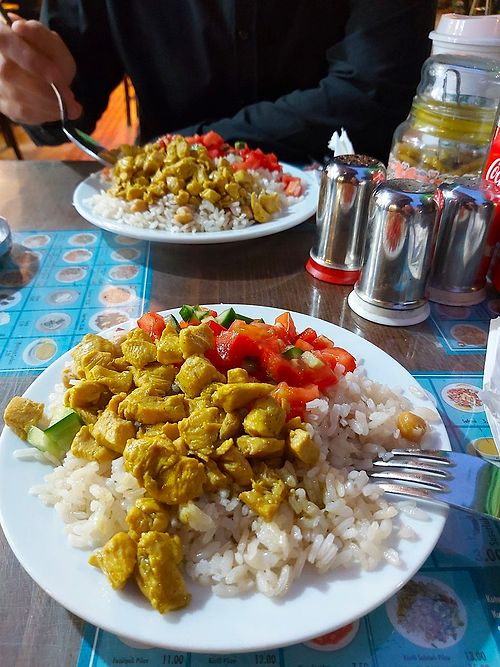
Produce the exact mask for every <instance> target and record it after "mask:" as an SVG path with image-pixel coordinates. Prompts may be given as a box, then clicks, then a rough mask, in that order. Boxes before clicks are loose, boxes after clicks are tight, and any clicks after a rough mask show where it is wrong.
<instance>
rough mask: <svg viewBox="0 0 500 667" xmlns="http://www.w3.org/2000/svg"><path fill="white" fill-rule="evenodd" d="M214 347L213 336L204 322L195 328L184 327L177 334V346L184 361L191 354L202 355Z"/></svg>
mask: <svg viewBox="0 0 500 667" xmlns="http://www.w3.org/2000/svg"><path fill="white" fill-rule="evenodd" d="M214 345H215V336H214V334H213V331H212V329H211V328H210V327H209V326H208V324H207V323H206V322H202V323H201V324H200V325H199V326H197V327H186V328H185V329H181V331H180V333H179V346H180V348H181V352H182V356H183V357H184V359H187V358H188V357H190V356H192V355H193V354H203V353H204V352H206V351H207V350H211V349H212V348H213V347H214Z"/></svg>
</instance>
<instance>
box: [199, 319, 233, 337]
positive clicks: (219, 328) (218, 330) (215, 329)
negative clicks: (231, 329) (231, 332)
mask: <svg viewBox="0 0 500 667" xmlns="http://www.w3.org/2000/svg"><path fill="white" fill-rule="evenodd" d="M203 321H204V322H206V323H207V324H208V326H209V327H210V328H211V329H212V331H213V333H214V336H218V335H219V334H220V333H222V332H223V331H227V329H226V328H225V327H223V326H222V324H219V323H218V322H216V321H215V320H209V319H206V320H203Z"/></svg>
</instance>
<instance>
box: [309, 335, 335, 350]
mask: <svg viewBox="0 0 500 667" xmlns="http://www.w3.org/2000/svg"><path fill="white" fill-rule="evenodd" d="M311 344H312V346H313V347H314V349H315V350H325V349H326V348H329V347H334V345H333V342H332V341H331V340H330V339H329V338H327V337H326V336H317V337H316V338H315V339H314V340H313V341H312V342H311Z"/></svg>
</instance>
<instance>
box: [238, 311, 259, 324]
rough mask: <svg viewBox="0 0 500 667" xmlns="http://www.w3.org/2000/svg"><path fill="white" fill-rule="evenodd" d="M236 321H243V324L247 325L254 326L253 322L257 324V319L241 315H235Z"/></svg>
mask: <svg viewBox="0 0 500 667" xmlns="http://www.w3.org/2000/svg"><path fill="white" fill-rule="evenodd" d="M234 319H235V320H241V321H242V322H245V324H252V322H255V319H254V318H253V317H247V316H246V315H242V314H241V313H235V314H234ZM262 321H264V320H262Z"/></svg>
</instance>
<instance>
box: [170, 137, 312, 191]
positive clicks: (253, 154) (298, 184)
mask: <svg viewBox="0 0 500 667" xmlns="http://www.w3.org/2000/svg"><path fill="white" fill-rule="evenodd" d="M172 136H173V135H171V134H166V135H165V136H164V137H162V138H161V139H159V141H158V144H159V146H160V147H161V148H166V147H167V145H168V143H169V142H170V141H171V139H172ZM185 139H186V141H187V142H188V144H192V145H193V144H201V145H202V146H205V148H206V149H207V151H208V154H209V156H210V157H211V158H212V159H215V158H219V157H227V156H228V155H230V154H231V155H235V156H237V157H238V158H240V159H238V160H235V161H234V162H232V163H231V167H232V169H233V170H234V171H239V170H241V169H246V170H251V169H267V170H269V171H277V172H280V173H281V176H280V180H281V182H282V183H283V185H284V188H285V194H286V195H287V196H288V197H301V196H302V195H303V194H304V186H303V185H302V180H301V179H300V178H299V177H298V176H292V175H291V174H287V173H283V167H282V166H281V165H280V163H279V162H278V158H277V157H276V155H275V154H274V153H264V151H263V150H261V149H260V148H249V147H248V145H247V144H246V143H245V142H244V141H237V142H236V143H235V144H234V145H232V144H228V143H227V142H225V141H224V139H223V138H222V137H221V136H220V134H218V133H217V132H214V131H213V130H210V131H209V132H206V134H193V135H191V136H189V137H185Z"/></svg>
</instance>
